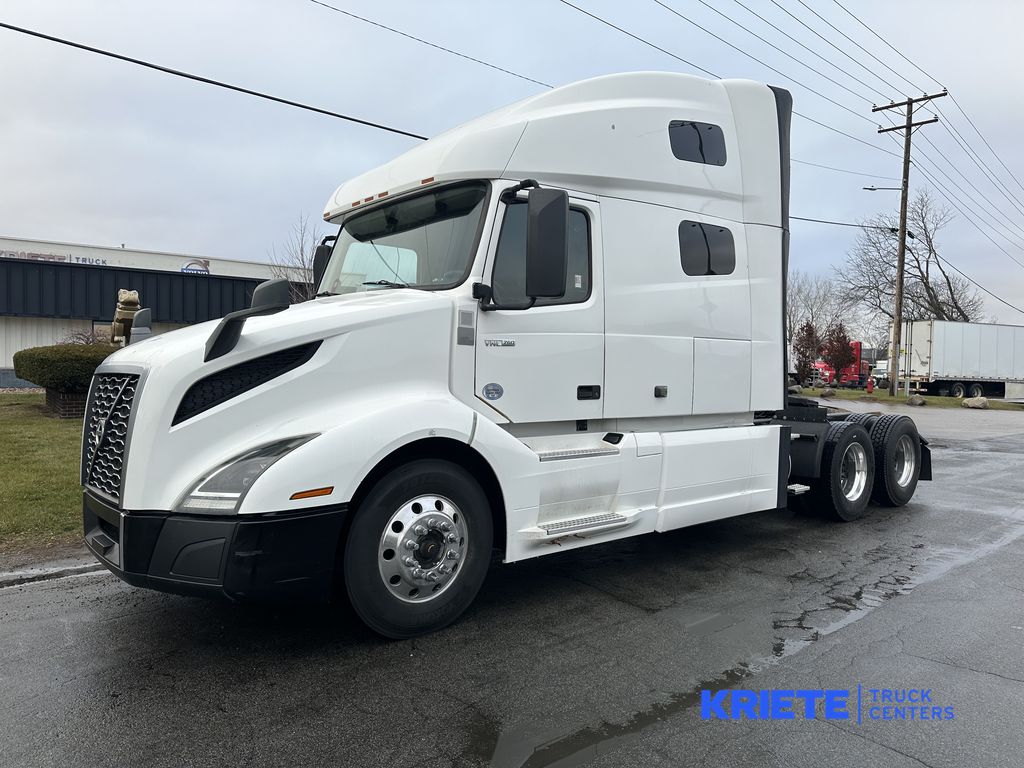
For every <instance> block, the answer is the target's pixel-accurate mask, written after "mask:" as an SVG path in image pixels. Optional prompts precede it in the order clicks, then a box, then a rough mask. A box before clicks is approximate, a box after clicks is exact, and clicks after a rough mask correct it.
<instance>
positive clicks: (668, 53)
mask: <svg viewBox="0 0 1024 768" xmlns="http://www.w3.org/2000/svg"><path fill="white" fill-rule="evenodd" d="M558 2H560V3H561V4H562V5H567V6H569V7H570V8H572V9H574V10H576V11H579V12H580V13H582V14H583V15H584V16H589V17H590V18H592V19H593V20H594V21H598V22H600V23H602V24H604V25H605V26H607V27H611V28H612V29H615V30H618V31H619V32H621V33H622V34H624V35H626V36H627V37H631V38H633V39H634V40H636V41H637V42H639V43H643V44H644V45H647V46H649V47H651V48H654V49H655V50H656V51H661V52H662V53H664V54H665V55H666V56H671V57H672V58H673V59H675V60H676V61H681V62H682V63H683V64H685V65H686V66H688V67H693V68H694V69H696V70H699V71H700V72H703V73H704V74H705V75H707V76H708V77H713V78H715V79H721V75H716V74H715V73H714V72H712V71H711V70H710V69H704V67H702V66H700V65H699V64H694V63H693V62H692V61H687V60H686V59H684V58H683V57H682V56H677V55H676V54H674V53H672V52H671V51H666V50H665V49H664V48H662V47H661V46H659V45H655V44H654V43H652V42H651V41H650V40H645V39H644V38H642V37H639V36H638V35H634V34H633V33H632V32H629V31H627V30H625V29H623V28H622V27H620V26H617V25H615V24H612V23H611V22H610V21H608V20H607V19H603V18H601V17H600V16H597V15H595V14H593V13H591V12H590V11H586V10H584V9H583V8H580V7H579V6H578V5H573V4H572V3H570V2H569V0H558Z"/></svg>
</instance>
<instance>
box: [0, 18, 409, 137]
mask: <svg viewBox="0 0 1024 768" xmlns="http://www.w3.org/2000/svg"><path fill="white" fill-rule="evenodd" d="M0 27H2V28H4V29H9V30H11V31H12V32H20V33H21V34H23V35H31V36H32V37H37V38H40V39H41V40H48V41H50V42H51V43H59V44H60V45H66V46H68V47H69V48H77V49H79V50H82V51H88V52H89V53H95V54H98V55H100V56H106V57H107V58H111V59H117V60H118V61H126V62H128V63H129V64H135V65H136V66H139V67H145V68H147V69H153V70H156V71H157V72H163V73H164V74H167V75H174V76H175V77H181V78H184V79H186V80H193V81H195V82H197V83H205V84H206V85H213V86H216V87H218V88H224V89H226V90H229V91H235V92H236V93H244V94H246V95H248V96H255V97H256V98H259V99H266V100H267V101H273V102H276V103H278V104H287V105H288V106H289V107H297V108H299V109H304V110H306V111H308V112H316V113H318V114H321V115H327V116H328V117H336V118H338V119H339V120H347V121H348V122H350V123H357V124H359V125H365V126H368V127H370V128H376V129H378V130H381V131H387V132H388V133H396V134H398V135H399V136H408V137H409V138H411V139H423V140H425V139H426V138H427V137H426V136H420V135H419V134H418V133H411V132H410V131H403V130H402V129H400V128H395V127H393V126H390V125H384V124H383V123H374V122H372V121H370V120H363V119H362V118H359V117H352V116H351V115H344V114H342V113H340V112H334V111H332V110H329V109H322V108H321V107H314V106H311V105H309V104H303V103H302V102H299V101H292V100H291V99H283V98H281V97H280V96H271V95H270V94H269V93H262V92H261V91H254V90H252V89H251V88H243V87H241V86H239V85H232V84H231V83H225V82H222V81H220V80H214V79H212V78H209V77H203V76H201V75H194V74H192V73H191V72H184V71H182V70H180V69H171V68H170V67H164V66H161V65H159V64H154V63H152V62H150V61H143V60H142V59H134V58H132V57H131V56H124V55H122V54H120V53H114V52H113V51H107V50H104V49H102V48H94V47H93V46H91V45H84V44H82V43H76V42H74V41H73V40H65V39H64V38H61V37H54V36H53V35H46V34H43V33H42V32H36V31H35V30H32V29H26V28H24V27H16V26H14V25H13V24H6V23H4V22H0Z"/></svg>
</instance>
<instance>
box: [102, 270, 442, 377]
mask: <svg viewBox="0 0 1024 768" xmlns="http://www.w3.org/2000/svg"><path fill="white" fill-rule="evenodd" d="M442 305H447V306H452V301H451V299H450V298H448V297H447V296H444V295H441V294H437V293H433V292H429V291H418V290H414V289H397V288H396V289H386V290H374V291H366V292H365V293H350V294H346V295H343V296H324V297H322V298H319V299H313V300H311V301H306V302H303V303H301V304H295V305H294V306H291V307H289V308H288V309H286V310H284V311H283V312H278V313H277V314H274V315H264V316H262V317H252V318H249V320H248V321H246V323H245V326H244V328H243V329H242V336H241V338H240V339H239V341H238V344H237V345H236V346H235V348H234V349H233V350H231V351H230V352H229V353H228V354H226V355H224V356H223V357H219V358H217V359H216V360H214V361H211V362H210V363H204V362H203V357H204V354H205V350H206V341H207V339H209V338H210V335H211V334H212V333H213V331H214V329H215V328H216V327H217V324H218V323H219V322H220V320H211V321H209V322H206V323H199V324H198V325H193V326H190V327H188V328H182V329H179V330H177V331H172V332H170V333H164V334H160V335H159V336H152V337H150V338H149V339H147V340H146V341H144V342H140V343H138V344H133V345H130V346H127V347H125V348H124V349H121V350H118V351H117V352H115V353H114V354H113V355H111V356H110V357H108V358H107V360H106V361H105V362H104V365H107V364H117V365H120V364H124V363H129V364H134V365H140V366H142V367H144V368H153V367H160V366H164V365H168V364H174V365H177V364H181V365H184V366H187V368H185V369H182V370H189V371H194V370H196V369H202V372H201V375H203V376H206V375H208V374H210V373H213V372H214V371H216V370H219V369H221V368H226V367H228V366H230V365H234V364H235V363H238V362H239V361H241V360H246V359H248V358H251V357H254V356H256V355H258V354H267V353H269V352H273V351H275V350H277V349H282V348H284V347H290V346H295V345H298V344H304V343H306V342H308V341H315V340H318V339H327V338H330V337H331V336H336V335H338V334H341V333H347V332H349V331H352V330H355V329H357V328H361V327H365V326H368V325H381V324H385V323H388V322H393V321H395V320H397V319H399V318H407V317H408V316H409V315H415V314H419V313H422V312H430V311H436V310H437V309H438V308H439V306H442Z"/></svg>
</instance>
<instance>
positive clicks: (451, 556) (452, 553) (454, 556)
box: [448, 549, 459, 560]
mask: <svg viewBox="0 0 1024 768" xmlns="http://www.w3.org/2000/svg"><path fill="white" fill-rule="evenodd" d="M448 559H449V560H458V559H459V553H458V552H456V551H455V550H453V549H449V550H448Z"/></svg>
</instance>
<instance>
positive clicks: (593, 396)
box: [576, 384, 601, 400]
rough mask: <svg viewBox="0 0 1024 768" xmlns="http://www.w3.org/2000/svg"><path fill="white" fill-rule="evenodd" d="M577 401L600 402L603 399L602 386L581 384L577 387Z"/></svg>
mask: <svg viewBox="0 0 1024 768" xmlns="http://www.w3.org/2000/svg"><path fill="white" fill-rule="evenodd" d="M576 399H577V400H600V399H601V385H600V384H580V385H579V386H578V387H576Z"/></svg>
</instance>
